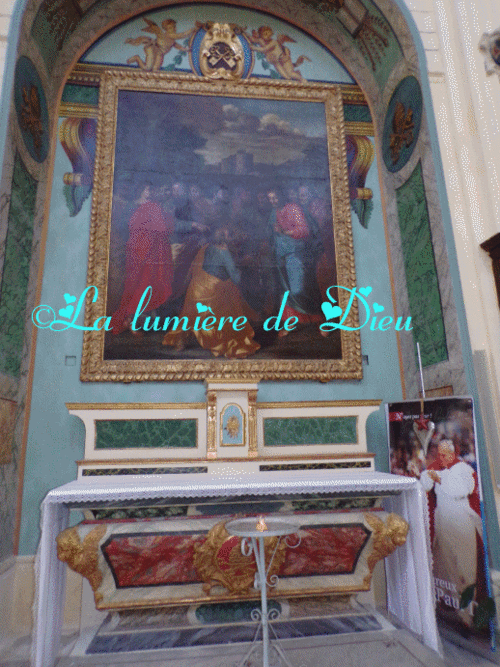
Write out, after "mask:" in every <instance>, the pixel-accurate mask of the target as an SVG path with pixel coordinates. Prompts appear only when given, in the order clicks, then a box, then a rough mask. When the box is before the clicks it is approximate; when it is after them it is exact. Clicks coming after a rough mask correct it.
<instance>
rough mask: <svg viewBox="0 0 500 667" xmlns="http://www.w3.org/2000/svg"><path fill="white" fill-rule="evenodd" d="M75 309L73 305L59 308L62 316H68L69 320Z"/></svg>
mask: <svg viewBox="0 0 500 667" xmlns="http://www.w3.org/2000/svg"><path fill="white" fill-rule="evenodd" d="M73 311H74V308H73V306H66V308H61V309H60V310H59V315H60V316H61V317H67V318H68V320H69V318H70V317H71V315H73Z"/></svg>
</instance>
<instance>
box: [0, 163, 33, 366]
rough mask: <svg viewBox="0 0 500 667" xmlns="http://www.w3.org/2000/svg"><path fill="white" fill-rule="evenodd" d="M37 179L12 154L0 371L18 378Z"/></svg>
mask: <svg viewBox="0 0 500 667" xmlns="http://www.w3.org/2000/svg"><path fill="white" fill-rule="evenodd" d="M37 186H38V183H37V181H35V179H34V178H33V177H32V176H31V175H30V174H29V173H28V171H27V170H26V167H25V166H24V164H23V162H22V160H21V158H20V157H19V155H18V154H16V157H15V161H14V173H13V175H12V190H11V199H10V208H9V216H8V221H7V238H6V241H5V259H4V265H3V273H2V282H1V286H0V372H1V373H5V374H6V375H10V376H12V377H15V378H18V377H19V374H20V368H21V355H22V351H23V339H24V329H25V317H26V299H27V295H28V280H29V273H30V263H31V245H32V241H33V219H34V213H35V201H36V191H37Z"/></svg>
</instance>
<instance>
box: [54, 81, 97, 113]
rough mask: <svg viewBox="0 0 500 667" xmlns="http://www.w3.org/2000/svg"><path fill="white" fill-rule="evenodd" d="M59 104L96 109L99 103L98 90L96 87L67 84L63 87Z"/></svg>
mask: <svg viewBox="0 0 500 667" xmlns="http://www.w3.org/2000/svg"><path fill="white" fill-rule="evenodd" d="M61 102H66V103H68V104H88V105H89V106H92V107H96V106H97V104H98V102H99V88H98V87H97V86H79V85H77V84H75V83H67V84H66V85H65V86H64V90H63V94H62V99H61Z"/></svg>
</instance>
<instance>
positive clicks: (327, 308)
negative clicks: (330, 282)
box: [321, 301, 342, 320]
mask: <svg viewBox="0 0 500 667" xmlns="http://www.w3.org/2000/svg"><path fill="white" fill-rule="evenodd" d="M321 310H322V311H323V314H324V316H325V317H326V319H327V320H331V319H333V318H334V317H339V315H342V308H341V307H340V306H332V304H331V303H328V301H323V303H322V304H321Z"/></svg>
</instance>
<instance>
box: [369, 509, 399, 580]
mask: <svg viewBox="0 0 500 667" xmlns="http://www.w3.org/2000/svg"><path fill="white" fill-rule="evenodd" d="M364 516H365V521H366V523H367V524H368V525H369V526H370V528H372V530H373V532H372V535H373V543H372V550H371V552H370V554H369V555H368V558H367V560H366V564H367V566H368V570H369V572H368V574H367V575H366V576H365V578H364V579H363V583H364V584H365V586H367V587H369V586H370V583H371V579H372V575H373V570H374V569H375V565H376V564H377V563H378V562H379V560H382V559H383V558H385V557H386V556H389V555H390V554H392V552H393V551H395V550H396V548H397V547H401V546H403V544H405V543H406V537H407V535H408V529H409V525H408V522H407V521H405V520H404V519H403V518H402V517H400V516H399V514H394V513H391V514H389V515H388V516H387V518H386V520H385V523H384V522H383V521H382V519H380V518H379V517H378V516H376V514H375V513H371V514H365V515H364Z"/></svg>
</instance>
